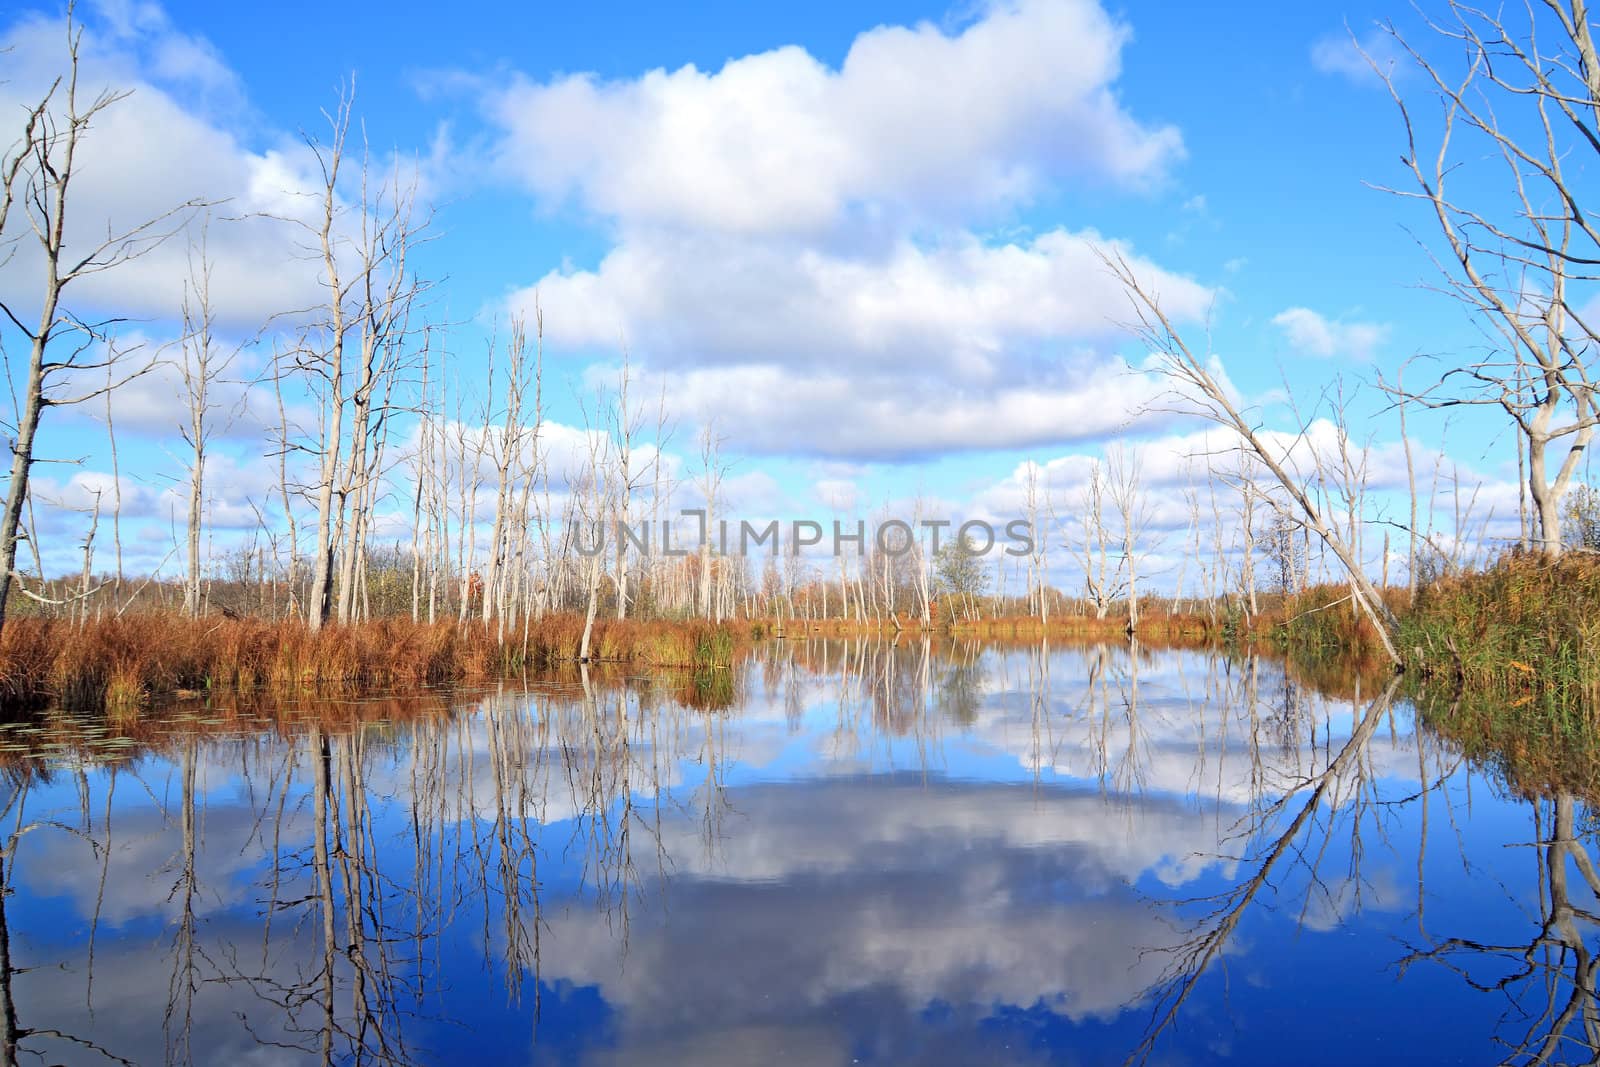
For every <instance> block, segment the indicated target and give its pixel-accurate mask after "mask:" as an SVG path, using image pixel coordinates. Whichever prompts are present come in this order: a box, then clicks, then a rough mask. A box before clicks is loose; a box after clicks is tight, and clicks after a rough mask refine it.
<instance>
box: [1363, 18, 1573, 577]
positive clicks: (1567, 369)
mask: <svg viewBox="0 0 1600 1067" xmlns="http://www.w3.org/2000/svg"><path fill="white" fill-rule="evenodd" d="M1447 10H1448V19H1447V20H1443V19H1441V20H1432V19H1430V20H1428V23H1427V24H1428V26H1429V28H1430V30H1431V31H1432V32H1433V34H1434V35H1435V36H1436V37H1437V38H1438V39H1439V40H1440V41H1442V42H1444V44H1445V45H1446V47H1447V48H1449V49H1451V50H1452V51H1454V52H1455V53H1456V54H1457V55H1458V56H1459V61H1458V62H1455V63H1451V62H1449V61H1447V60H1445V59H1443V58H1434V57H1432V56H1430V55H1425V54H1424V51H1423V49H1422V48H1420V47H1417V46H1413V44H1412V43H1411V42H1408V41H1407V40H1406V39H1405V38H1404V37H1403V36H1402V35H1401V34H1400V32H1399V31H1398V30H1397V29H1396V28H1395V27H1394V25H1393V24H1392V23H1390V24H1386V25H1385V27H1384V28H1385V29H1386V30H1387V31H1388V33H1389V34H1390V35H1391V36H1392V37H1393V39H1394V40H1395V41H1397V42H1398V43H1399V44H1400V46H1401V47H1402V48H1403V49H1404V50H1405V51H1406V53H1408V54H1409V55H1410V57H1411V58H1412V60H1413V61H1414V64H1415V66H1416V68H1417V69H1418V70H1420V71H1421V73H1422V75H1423V81H1424V84H1425V85H1426V88H1427V91H1428V92H1429V93H1430V94H1431V95H1432V96H1433V98H1434V100H1435V102H1436V103H1437V105H1438V114H1437V119H1436V121H1435V122H1434V123H1432V125H1431V128H1424V121H1423V120H1422V119H1421V118H1420V117H1419V113H1418V111H1417V110H1416V109H1415V108H1414V107H1413V105H1412V102H1411V101H1408V100H1407V99H1406V97H1405V95H1404V94H1403V93H1402V92H1401V88H1400V84H1399V82H1398V81H1397V79H1396V74H1395V72H1394V71H1393V70H1391V69H1389V68H1388V67H1387V66H1384V65H1380V64H1377V63H1374V64H1373V67H1374V69H1375V70H1376V71H1377V72H1378V74H1379V75H1380V76H1381V77H1382V78H1383V79H1384V81H1385V83H1386V84H1387V85H1388V87H1389V92H1390V95H1391V96H1392V97H1393V99H1394V102H1395V104H1396V106H1397V107H1398V108H1399V111H1400V115H1401V118H1402V120H1403V122H1404V126H1405V136H1406V152H1405V155H1404V156H1403V157H1402V161H1403V163H1404V165H1405V167H1406V169H1407V171H1408V172H1409V174H1410V177H1411V179H1412V180H1413V182H1414V184H1415V188H1414V189H1410V190H1406V191H1403V192H1400V193H1399V195H1401V196H1404V197H1407V198H1410V199H1417V200H1420V201H1422V202H1424V203H1425V204H1427V205H1428V207H1429V208H1430V209H1431V214H1432V216H1433V219H1434V221H1435V222H1436V223H1437V226H1438V232H1439V234H1440V235H1441V236H1442V237H1443V239H1444V244H1445V247H1446V248H1447V249H1448V255H1447V256H1446V257H1445V262H1444V263H1441V264H1440V269H1441V271H1442V272H1443V274H1444V276H1445V278H1446V280H1447V288H1448V290H1449V291H1450V292H1451V293H1452V294H1453V295H1454V296H1456V297H1457V298H1458V299H1459V300H1461V302H1462V303H1463V304H1464V305H1465V306H1466V307H1467V308H1468V309H1469V310H1470V311H1471V312H1472V313H1473V315H1474V316H1475V317H1476V318H1477V320H1478V321H1479V322H1480V323H1481V324H1483V326H1484V327H1485V328H1486V331H1487V332H1488V334H1489V336H1490V338H1491V342H1492V349H1493V351H1492V352H1491V354H1489V355H1488V356H1486V357H1485V358H1482V359H1479V360H1477V361H1474V362H1471V363H1467V364H1465V365H1462V366H1458V367H1455V368H1452V369H1451V370H1449V371H1447V372H1446V373H1445V375H1444V376H1443V378H1442V379H1441V381H1440V382H1439V383H1438V385H1437V386H1435V388H1434V389H1432V390H1427V391H1424V392H1423V393H1421V394H1419V399H1420V400H1421V401H1422V403H1424V404H1427V405H1431V406H1451V405H1457V404H1473V405H1487V406H1492V407H1499V408H1501V409H1502V410H1503V411H1504V412H1505V414H1506V415H1507V416H1508V417H1509V418H1510V419H1511V421H1512V423H1513V424H1514V425H1515V426H1516V428H1517V432H1518V435H1519V451H1518V460H1519V466H1520V462H1521V459H1522V455H1523V453H1526V457H1527V468H1526V478H1527V491H1528V494H1529V495H1530V496H1531V498H1532V500H1533V504H1534V509H1535V512H1536V514H1537V516H1538V530H1537V536H1536V537H1535V538H1534V543H1535V544H1536V546H1537V547H1538V549H1539V551H1540V552H1541V553H1542V554H1544V555H1545V556H1556V555H1559V554H1560V552H1561V549H1562V542H1561V513H1560V502H1561V497H1562V494H1564V493H1565V492H1566V490H1567V487H1568V486H1569V485H1570V484H1571V483H1572V478H1573V475H1574V474H1575V473H1576V471H1577V468H1578V465H1579V463H1580V461H1581V459H1582V457H1583V455H1584V452H1585V449H1586V448H1587V447H1588V445H1589V442H1590V440H1591V439H1592V438H1593V436H1594V430H1595V426H1596V423H1597V421H1600V408H1597V403H1596V393H1595V384H1596V383H1595V380H1594V377H1593V372H1594V362H1595V358H1596V341H1597V340H1600V336H1597V335H1596V333H1595V326H1596V324H1595V323H1593V322H1591V321H1589V320H1588V318H1587V316H1589V315H1591V314H1592V311H1591V310H1590V309H1591V308H1592V307H1593V304H1592V301H1593V298H1594V296H1595V292H1596V290H1595V286H1594V282H1595V280H1596V278H1595V275H1594V273H1593V271H1594V267H1595V265H1596V264H1597V263H1600V229H1597V226H1600V224H1597V223H1596V221H1595V219H1594V218H1593V216H1592V214H1591V213H1590V212H1589V211H1588V210H1587V209H1586V205H1585V203H1584V200H1583V195H1582V194H1583V191H1584V189H1585V188H1586V185H1587V177H1588V173H1589V170H1588V168H1589V167H1591V166H1592V165H1593V162H1594V161H1595V159H1596V157H1597V156H1600V57H1597V54H1596V49H1595V43H1594V35H1593V33H1594V30H1593V25H1592V23H1591V21H1590V16H1589V11H1588V4H1587V3H1586V2H1585V0H1543V2H1542V3H1535V2H1533V0H1528V2H1527V3H1525V4H1522V5H1511V7H1510V8H1508V9H1499V8H1491V9H1487V10H1484V9H1479V8H1477V7H1476V6H1473V5H1471V4H1467V3H1462V2H1460V0H1449V3H1448V6H1447ZM1507 11H1520V12H1521V15H1520V16H1518V18H1519V24H1518V25H1516V26H1512V25H1511V24H1510V23H1509V22H1508V20H1507V17H1506V15H1505V14H1504V12H1507ZM1369 58H1370V57H1369ZM1483 161H1488V163H1489V165H1491V166H1495V167H1498V168H1501V170H1500V173H1499V177H1498V179H1492V180H1491V181H1490V182H1485V181H1484V180H1483V176H1482V175H1481V174H1480V173H1479V172H1478V170H1477V164H1478V163H1479V162H1483ZM1495 185H1498V186H1499V188H1501V189H1502V190H1503V193H1502V194H1501V196H1500V199H1499V201H1498V202H1487V201H1486V200H1485V199H1483V197H1484V196H1485V195H1486V194H1484V193H1483V190H1485V189H1487V188H1492V187H1494V186H1495ZM1457 383H1460V384H1462V385H1463V386H1464V388H1461V389H1460V390H1459V391H1458V390H1457V389H1456V385H1457ZM1452 393H1453V394H1454V395H1451V394H1452ZM1562 450H1564V454H1563V453H1562ZM1552 451H1554V452H1555V453H1556V454H1555V456H1552V455H1551V452H1552ZM1552 465H1553V466H1554V470H1552V469H1551V467H1552Z"/></svg>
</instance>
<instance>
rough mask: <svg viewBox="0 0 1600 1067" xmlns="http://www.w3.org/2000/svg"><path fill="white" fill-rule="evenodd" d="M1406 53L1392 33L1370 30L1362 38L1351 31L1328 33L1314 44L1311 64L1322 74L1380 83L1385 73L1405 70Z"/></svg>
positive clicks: (1353, 80)
mask: <svg viewBox="0 0 1600 1067" xmlns="http://www.w3.org/2000/svg"><path fill="white" fill-rule="evenodd" d="M1404 58H1405V53H1404V52H1403V51H1402V50H1401V48H1400V45H1399V44H1398V43H1396V41H1395V39H1394V37H1393V36H1391V35H1390V34H1388V33H1387V32H1385V31H1383V30H1376V29H1375V30H1371V31H1369V32H1368V33H1366V34H1364V35H1362V36H1361V37H1360V38H1357V37H1355V36H1353V35H1352V34H1351V33H1350V31H1348V30H1345V31H1343V32H1340V33H1332V34H1328V35H1327V36H1325V37H1321V38H1318V39H1317V41H1316V43H1315V44H1313V45H1312V46H1311V65H1312V66H1313V67H1314V68H1316V69H1317V70H1318V71H1320V72H1321V73H1323V74H1333V75H1337V76H1338V77H1341V78H1346V79H1348V80H1350V81H1352V82H1354V83H1356V84H1357V85H1381V84H1383V78H1384V76H1385V75H1388V76H1391V77H1395V76H1399V75H1400V74H1402V73H1403V72H1404V71H1405V69H1406V68H1405V66H1404V63H1403V60H1404Z"/></svg>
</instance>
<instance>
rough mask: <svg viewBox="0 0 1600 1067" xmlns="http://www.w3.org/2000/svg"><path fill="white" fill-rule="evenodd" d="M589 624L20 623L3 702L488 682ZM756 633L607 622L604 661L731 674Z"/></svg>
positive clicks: (599, 654) (112, 704)
mask: <svg viewBox="0 0 1600 1067" xmlns="http://www.w3.org/2000/svg"><path fill="white" fill-rule="evenodd" d="M582 634H583V619H582V617H580V616H576V615H550V616H546V617H544V618H542V619H539V620H536V621H534V622H533V623H531V624H530V625H529V626H527V627H526V628H523V627H516V628H514V629H513V630H511V631H509V632H508V633H507V634H506V636H505V638H504V639H501V638H500V637H499V636H498V635H497V634H496V633H495V632H494V631H489V630H485V629H484V628H483V627H482V626H481V625H479V624H477V623H470V622H469V623H468V624H466V625H464V626H457V625H456V624H455V623H453V622H451V623H414V622H411V621H410V620H409V619H379V620H375V621H373V622H368V623H361V624H357V625H350V626H328V627H324V628H323V629H322V630H321V631H319V632H317V633H312V632H311V631H309V630H307V629H306V628H305V627H304V626H303V625H301V624H298V623H295V622H269V621H265V620H258V619H226V618H216V617H206V618H201V619H188V618H184V617H181V616H172V615H135V616H128V617H126V618H120V619H107V620H101V621H94V622H89V623H87V624H84V625H81V626H80V625H77V624H74V623H70V622H64V621H53V620H43V619H18V620H14V621H12V622H11V623H9V624H8V625H7V626H6V628H5V630H4V633H3V635H0V707H7V708H18V707H42V706H45V705H56V706H59V707H62V708H66V709H72V710H92V711H101V710H104V711H108V712H119V713H126V712H127V711H128V710H129V709H137V708H139V707H141V706H144V705H146V704H149V703H150V702H152V701H155V700H161V699H166V698H170V697H174V696H179V695H182V694H184V693H186V692H214V691H240V692H248V691H253V690H271V691H275V692H280V693H296V692H313V693H327V692H354V691H379V690H384V691H394V690H401V691H403V690H414V689H417V688H421V687H424V686H430V685H440V684H455V683H482V682H486V681H489V680H492V679H495V678H499V677H505V676H507V675H511V674H515V673H517V672H519V671H522V670H526V669H541V668H548V667H552V666H556V665H559V664H562V663H571V662H574V661H576V659H577V658H578V647H579V644H580V642H581V639H582ZM749 639H750V630H749V627H747V626H743V625H719V624H713V623H709V622H703V621H699V620H694V621H690V622H660V621H645V622H632V621H610V622H597V623H596V625H595V635H594V644H593V646H592V655H593V658H594V659H596V660H599V661H606V662H616V663H631V664H639V665H646V666H652V667H683V668H693V669H697V670H715V669H720V668H725V667H727V666H728V665H729V664H731V663H732V661H733V658H734V655H735V652H736V651H737V649H738V648H739V647H740V646H741V645H743V644H745V643H747V642H748V641H749Z"/></svg>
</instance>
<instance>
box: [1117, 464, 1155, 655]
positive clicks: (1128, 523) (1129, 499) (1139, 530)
mask: <svg viewBox="0 0 1600 1067" xmlns="http://www.w3.org/2000/svg"><path fill="white" fill-rule="evenodd" d="M1106 473H1107V482H1108V483H1109V486H1110V492H1111V505H1112V507H1114V508H1115V509H1116V512H1117V521H1118V526H1119V530H1118V536H1119V539H1120V540H1121V542H1122V546H1121V547H1122V567H1123V573H1124V574H1125V575H1126V576H1127V592H1128V633H1130V634H1132V633H1133V632H1134V630H1135V629H1136V628H1137V627H1138V625H1139V551H1140V547H1139V543H1140V541H1141V540H1142V539H1143V538H1144V536H1145V531H1146V530H1148V529H1149V527H1150V520H1151V518H1152V514H1151V510H1150V501H1149V499H1148V498H1147V497H1146V496H1145V495H1144V493H1143V491H1142V490H1141V488H1140V485H1139V481H1140V473H1141V468H1140V463H1139V457H1138V455H1137V454H1136V453H1134V452H1133V451H1131V450H1130V449H1128V448H1127V447H1125V446H1124V445H1122V444H1120V443H1119V444H1115V445H1113V446H1112V447H1111V448H1110V449H1108V450H1107V453H1106Z"/></svg>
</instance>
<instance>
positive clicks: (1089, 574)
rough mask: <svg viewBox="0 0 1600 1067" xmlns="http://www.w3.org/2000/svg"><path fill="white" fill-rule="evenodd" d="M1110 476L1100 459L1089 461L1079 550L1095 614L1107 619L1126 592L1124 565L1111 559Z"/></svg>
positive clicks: (1084, 580) (1080, 518) (1084, 581)
mask: <svg viewBox="0 0 1600 1067" xmlns="http://www.w3.org/2000/svg"><path fill="white" fill-rule="evenodd" d="M1106 483H1107V477H1106V470H1105V466H1104V465H1103V464H1102V463H1101V462H1100V461H1099V460H1098V459H1097V460H1094V461H1092V462H1091V463H1090V464H1089V484H1088V486H1087V487H1085V489H1084V491H1083V500H1082V501H1081V503H1080V505H1079V507H1080V510H1079V521H1080V522H1082V523H1083V540H1082V542H1080V545H1079V552H1080V554H1081V557H1082V559H1083V588H1084V593H1085V594H1086V595H1087V597H1088V600H1089V605H1090V606H1091V607H1092V608H1094V617H1095V618H1097V619H1103V618H1105V617H1106V612H1107V611H1109V610H1110V609H1111V605H1112V603H1114V602H1115V601H1116V599H1117V597H1119V596H1121V595H1122V589H1123V586H1122V565H1121V563H1117V564H1115V565H1113V564H1112V562H1111V533H1110V529H1109V528H1108V527H1107V526H1106V499H1105V498H1106V492H1107V485H1106Z"/></svg>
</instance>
